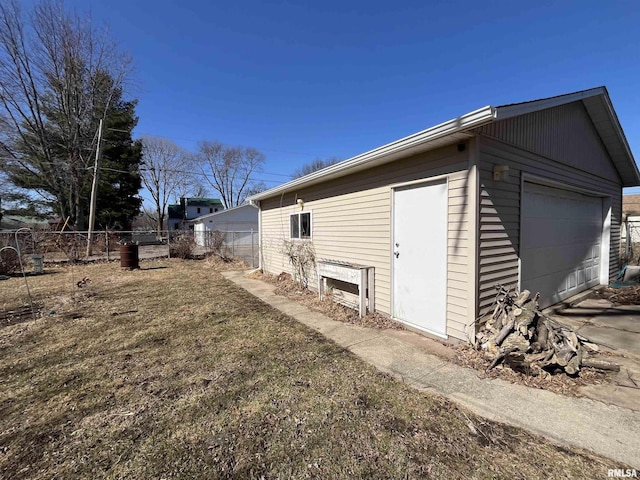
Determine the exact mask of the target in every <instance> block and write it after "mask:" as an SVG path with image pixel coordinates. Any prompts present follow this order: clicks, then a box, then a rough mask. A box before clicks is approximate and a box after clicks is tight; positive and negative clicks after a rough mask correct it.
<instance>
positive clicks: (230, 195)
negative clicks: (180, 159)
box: [198, 141, 265, 208]
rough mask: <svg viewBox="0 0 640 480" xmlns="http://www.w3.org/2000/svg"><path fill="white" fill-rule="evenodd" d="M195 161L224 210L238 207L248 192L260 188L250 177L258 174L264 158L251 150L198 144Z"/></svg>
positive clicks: (205, 143)
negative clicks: (197, 161)
mask: <svg viewBox="0 0 640 480" xmlns="http://www.w3.org/2000/svg"><path fill="white" fill-rule="evenodd" d="M198 160H199V163H200V169H201V171H202V173H203V175H204V178H205V179H206V180H207V182H209V184H210V185H211V187H213V188H214V189H215V190H216V191H217V192H218V193H219V194H220V197H221V200H222V203H223V204H224V206H225V208H231V207H235V206H237V205H240V204H242V202H243V201H244V200H245V198H246V197H247V195H248V194H249V192H255V191H256V189H257V188H261V187H260V185H261V182H259V181H257V180H256V179H255V178H252V176H251V175H255V174H256V173H259V172H260V170H261V169H262V165H263V164H264V161H265V156H264V154H262V153H261V152H259V151H258V150H256V149H255V148H246V147H228V146H226V145H223V144H222V143H220V142H207V141H205V142H200V145H199V148H198Z"/></svg>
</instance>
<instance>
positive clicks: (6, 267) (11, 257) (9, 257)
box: [0, 240, 20, 275]
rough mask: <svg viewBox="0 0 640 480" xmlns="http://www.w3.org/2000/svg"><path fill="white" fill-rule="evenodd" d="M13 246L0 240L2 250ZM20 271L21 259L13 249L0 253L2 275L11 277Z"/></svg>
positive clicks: (0, 272)
mask: <svg viewBox="0 0 640 480" xmlns="http://www.w3.org/2000/svg"><path fill="white" fill-rule="evenodd" d="M6 246H12V245H10V243H9V242H8V241H7V240H0V248H4V247H6ZM18 271H20V258H19V257H18V252H16V251H15V250H14V249H13V248H7V249H5V250H2V252H0V275H11V274H12V273H15V272H18Z"/></svg>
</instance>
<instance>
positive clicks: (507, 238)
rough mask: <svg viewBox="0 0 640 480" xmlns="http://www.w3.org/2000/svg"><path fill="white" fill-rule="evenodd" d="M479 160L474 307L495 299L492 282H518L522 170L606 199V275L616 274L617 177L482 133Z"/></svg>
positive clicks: (487, 305) (617, 246)
mask: <svg viewBox="0 0 640 480" xmlns="http://www.w3.org/2000/svg"><path fill="white" fill-rule="evenodd" d="M480 159H481V161H480V209H479V225H480V227H479V228H480V231H479V248H480V249H479V281H478V289H479V305H478V308H479V311H480V312H481V313H482V312H484V311H486V310H487V309H488V307H489V306H490V305H491V303H492V302H493V300H494V298H495V294H496V292H495V288H494V286H495V284H497V283H500V284H503V285H505V286H517V285H518V268H519V261H518V258H519V245H520V236H519V231H520V184H521V178H522V174H523V173H527V174H531V175H536V176H539V177H543V178H546V179H549V180H551V181H555V182H559V183H560V184H562V185H566V186H567V188H570V186H574V187H578V188H583V189H586V190H588V191H592V192H599V193H602V194H603V195H605V196H608V197H610V199H611V206H612V219H611V237H610V240H611V241H610V255H609V276H610V277H613V276H615V274H616V273H617V270H618V256H617V253H618V250H619V241H620V217H621V188H620V184H619V181H607V180H604V179H603V178H601V177H599V176H596V175H593V174H589V173H586V172H581V171H577V170H576V169H574V168H571V167H569V166H567V165H563V164H561V163H558V162H555V161H553V160H550V159H548V158H545V157H543V156H540V155H536V154H534V153H532V152H527V151H524V150H522V149H520V148H517V147H515V146H512V145H508V144H506V143H504V142H502V141H499V140H496V139H492V138H488V137H484V136H481V138H480ZM607 161H608V160H607ZM494 165H507V166H509V175H508V177H507V179H506V180H504V181H498V182H496V181H494V180H493V176H492V170H493V166H494Z"/></svg>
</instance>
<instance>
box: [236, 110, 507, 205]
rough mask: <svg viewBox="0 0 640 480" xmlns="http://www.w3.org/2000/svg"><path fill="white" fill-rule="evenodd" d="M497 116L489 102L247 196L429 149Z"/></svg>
mask: <svg viewBox="0 0 640 480" xmlns="http://www.w3.org/2000/svg"><path fill="white" fill-rule="evenodd" d="M494 118H495V108H494V107H491V106H487V107H484V108H481V109H478V110H475V111H473V112H470V113H467V114H466V115H463V116H461V117H458V118H454V119H452V120H449V121H448V122H444V123H441V124H439V125H436V126H434V127H431V128H428V129H426V130H423V131H421V132H418V133H415V134H413V135H409V136H408V137H404V138H401V139H400V140H396V141H395V142H392V143H388V144H387V145H383V146H381V147H378V148H376V149H373V150H370V151H368V152H365V153H362V154H360V155H357V156H355V157H352V158H350V159H347V160H344V161H342V162H339V163H336V164H334V165H331V166H329V167H326V168H323V169H322V170H317V171H315V172H313V173H310V174H308V175H305V176H304V177H300V178H296V179H295V180H292V181H290V182H287V183H284V184H282V185H279V186H277V187H274V188H271V189H269V190H266V191H264V192H262V193H258V194H256V195H252V196H250V197H249V198H248V199H247V200H249V201H250V202H255V201H259V200H262V199H265V198H269V197H272V196H274V195H280V194H282V193H286V192H288V191H291V190H294V189H299V188H302V187H306V186H309V185H312V184H315V183H319V182H321V181H325V180H328V179H330V178H335V177H339V176H343V175H347V174H348V173H350V172H351V171H354V170H356V169H358V167H360V166H363V165H364V164H368V163H370V162H373V161H375V160H382V159H384V158H385V157H389V158H390V160H389V161H391V160H393V158H394V157H393V155H394V154H397V153H399V152H402V151H405V150H408V149H416V148H419V147H420V146H422V145H424V146H425V147H427V148H425V149H424V150H428V145H429V143H430V142H433V141H434V140H438V139H442V138H444V137H447V136H449V135H453V134H455V133H462V132H464V131H466V130H470V129H472V128H475V127H479V126H480V125H483V124H485V123H488V122H491V121H492V120H493V119H494Z"/></svg>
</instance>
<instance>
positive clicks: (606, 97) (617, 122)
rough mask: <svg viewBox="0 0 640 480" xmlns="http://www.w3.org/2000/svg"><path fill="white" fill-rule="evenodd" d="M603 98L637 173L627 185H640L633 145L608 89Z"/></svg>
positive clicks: (639, 174)
mask: <svg viewBox="0 0 640 480" xmlns="http://www.w3.org/2000/svg"><path fill="white" fill-rule="evenodd" d="M603 99H604V103H605V105H606V106H607V113H608V114H609V118H610V119H611V124H612V125H613V128H614V129H615V131H616V134H617V135H618V138H619V139H620V143H621V144H622V147H623V148H624V152H625V154H626V155H627V158H628V159H629V163H631V165H632V168H633V173H634V175H635V179H634V180H635V181H634V182H632V184H631V185H625V186H629V187H635V186H638V185H640V170H638V164H637V163H636V160H635V158H633V153H632V152H631V147H630V146H629V142H627V136H626V135H625V134H624V130H623V129H622V125H621V124H620V120H619V119H618V115H617V114H616V111H615V109H614V108H613V103H611V98H609V94H608V93H607V90H606V89H604V95H603ZM624 180H625V179H623V182H624V183H627V182H625V181H624Z"/></svg>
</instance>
